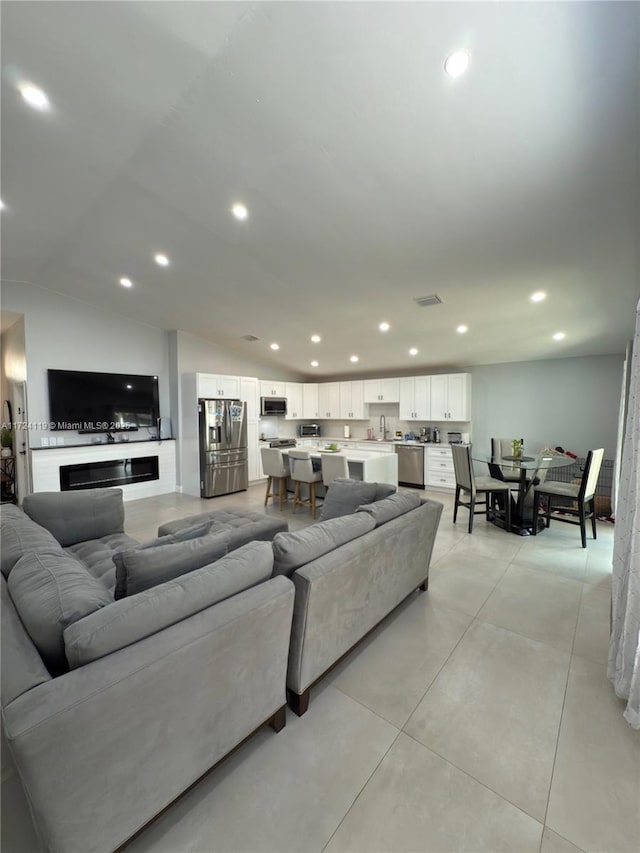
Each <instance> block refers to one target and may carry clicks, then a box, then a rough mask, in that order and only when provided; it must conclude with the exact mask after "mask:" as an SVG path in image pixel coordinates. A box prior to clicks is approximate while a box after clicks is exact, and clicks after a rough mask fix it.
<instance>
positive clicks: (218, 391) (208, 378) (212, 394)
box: [196, 373, 240, 400]
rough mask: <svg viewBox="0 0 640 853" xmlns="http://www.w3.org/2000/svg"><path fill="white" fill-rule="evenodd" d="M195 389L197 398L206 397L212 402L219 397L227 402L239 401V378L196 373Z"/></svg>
mask: <svg viewBox="0 0 640 853" xmlns="http://www.w3.org/2000/svg"><path fill="white" fill-rule="evenodd" d="M196 388H197V392H198V397H208V398H209V399H214V400H216V399H218V398H221V397H223V398H225V399H227V400H239V399H240V377H239V376H226V375H216V374H214V373H198V374H196Z"/></svg>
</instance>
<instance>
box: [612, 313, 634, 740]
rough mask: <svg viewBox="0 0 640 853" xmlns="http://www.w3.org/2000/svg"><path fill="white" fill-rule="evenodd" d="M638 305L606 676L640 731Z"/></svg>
mask: <svg viewBox="0 0 640 853" xmlns="http://www.w3.org/2000/svg"><path fill="white" fill-rule="evenodd" d="M639 481H640V302H638V308H637V312H636V331H635V337H634V340H633V352H632V356H631V364H630V366H629V399H628V405H627V417H626V423H625V432H624V439H623V443H622V461H621V465H620V481H619V484H618V497H617V509H616V526H615V533H614V545H613V575H612V578H611V640H610V643H609V666H608V669H607V675H608V676H609V679H610V680H611V681H612V682H613V686H614V689H615V692H616V696H619V697H620V698H622V699H627V700H628V701H627V707H626V710H625V712H624V718H625V720H626V721H627V722H628V723H629V724H630V725H631V726H633V728H634V729H640V506H639V503H640V482H639Z"/></svg>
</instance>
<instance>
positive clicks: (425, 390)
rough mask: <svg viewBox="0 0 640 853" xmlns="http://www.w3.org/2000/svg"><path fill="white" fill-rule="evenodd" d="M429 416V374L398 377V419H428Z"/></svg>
mask: <svg viewBox="0 0 640 853" xmlns="http://www.w3.org/2000/svg"><path fill="white" fill-rule="evenodd" d="M430 418H431V376H405V377H403V378H401V379H400V420H403V421H428V420H429V419H430Z"/></svg>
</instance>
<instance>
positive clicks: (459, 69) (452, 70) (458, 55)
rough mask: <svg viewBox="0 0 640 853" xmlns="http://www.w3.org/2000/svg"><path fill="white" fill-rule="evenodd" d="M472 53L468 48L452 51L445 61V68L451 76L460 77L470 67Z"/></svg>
mask: <svg viewBox="0 0 640 853" xmlns="http://www.w3.org/2000/svg"><path fill="white" fill-rule="evenodd" d="M470 62H471V55H470V54H469V53H468V52H467V51H466V50H456V51H454V52H453V53H450V54H449V56H447V58H446V59H445V61H444V70H445V71H446V72H447V74H448V75H449V76H450V77H453V78H454V79H455V78H456V77H460V75H461V74H464V72H465V71H466V70H467V68H468V67H469V63H470Z"/></svg>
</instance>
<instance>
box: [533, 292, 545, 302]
mask: <svg viewBox="0 0 640 853" xmlns="http://www.w3.org/2000/svg"><path fill="white" fill-rule="evenodd" d="M546 298H547V294H546V293H545V292H544V290H536V292H535V293H532V294H531V296H530V297H529V299H530V300H531V301H532V302H543V301H544V300H545V299H546Z"/></svg>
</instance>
